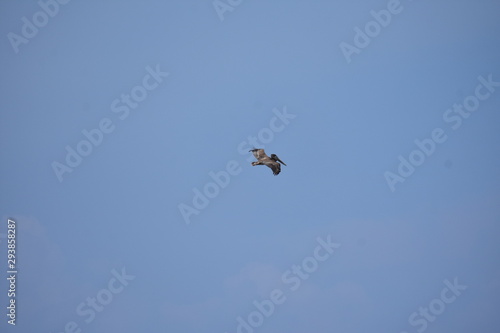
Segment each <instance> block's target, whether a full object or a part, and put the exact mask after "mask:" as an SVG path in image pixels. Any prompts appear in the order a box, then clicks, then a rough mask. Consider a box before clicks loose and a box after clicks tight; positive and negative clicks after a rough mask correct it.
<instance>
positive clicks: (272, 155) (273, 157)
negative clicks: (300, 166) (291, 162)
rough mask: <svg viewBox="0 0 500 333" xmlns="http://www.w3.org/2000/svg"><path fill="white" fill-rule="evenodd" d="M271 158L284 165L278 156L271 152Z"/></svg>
mask: <svg viewBox="0 0 500 333" xmlns="http://www.w3.org/2000/svg"><path fill="white" fill-rule="evenodd" d="M271 159H272V160H273V161H276V162H280V163H281V164H283V165H284V166H286V164H285V162H283V161H282V160H280V159H279V157H278V156H277V155H276V154H271Z"/></svg>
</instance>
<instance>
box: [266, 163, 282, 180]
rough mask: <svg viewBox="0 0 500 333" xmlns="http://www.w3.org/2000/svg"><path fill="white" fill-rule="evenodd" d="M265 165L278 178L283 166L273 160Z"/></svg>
mask: <svg viewBox="0 0 500 333" xmlns="http://www.w3.org/2000/svg"><path fill="white" fill-rule="evenodd" d="M264 165H266V166H268V167H270V168H271V170H273V174H274V175H275V176H277V175H278V174H279V173H280V172H281V165H280V164H279V163H278V162H274V161H273V160H269V161H265V162H264Z"/></svg>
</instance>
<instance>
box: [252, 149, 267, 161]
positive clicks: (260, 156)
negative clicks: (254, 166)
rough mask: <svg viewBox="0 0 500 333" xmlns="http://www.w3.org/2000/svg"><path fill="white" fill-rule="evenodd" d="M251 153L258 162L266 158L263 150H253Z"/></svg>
mask: <svg viewBox="0 0 500 333" xmlns="http://www.w3.org/2000/svg"><path fill="white" fill-rule="evenodd" d="M252 153H253V156H255V158H256V159H258V160H260V159H263V158H265V157H267V155H266V153H265V152H264V149H255V150H254V151H252Z"/></svg>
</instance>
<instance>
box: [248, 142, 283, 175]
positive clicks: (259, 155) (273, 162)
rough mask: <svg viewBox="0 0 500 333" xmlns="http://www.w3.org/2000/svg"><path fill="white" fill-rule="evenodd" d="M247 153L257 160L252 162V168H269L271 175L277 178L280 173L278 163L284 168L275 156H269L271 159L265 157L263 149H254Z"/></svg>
mask: <svg viewBox="0 0 500 333" xmlns="http://www.w3.org/2000/svg"><path fill="white" fill-rule="evenodd" d="M249 151H251V152H252V153H253V156H255V158H256V159H257V161H256V162H252V165H253V166H256V165H265V166H268V167H269V168H271V170H273V174H274V175H275V176H277V175H278V174H279V173H280V172H281V165H280V163H281V164H283V165H284V166H286V164H285V163H283V161H282V160H280V159H279V158H278V156H276V154H271V157H269V156H267V155H266V152H265V151H264V149H257V148H254V149H252V150H249Z"/></svg>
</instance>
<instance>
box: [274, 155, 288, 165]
mask: <svg viewBox="0 0 500 333" xmlns="http://www.w3.org/2000/svg"><path fill="white" fill-rule="evenodd" d="M276 159H277V160H278V162H280V163H281V164H283V165H284V166H286V164H285V162H283V161H282V160H280V159H279V157H278V156H276Z"/></svg>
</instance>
